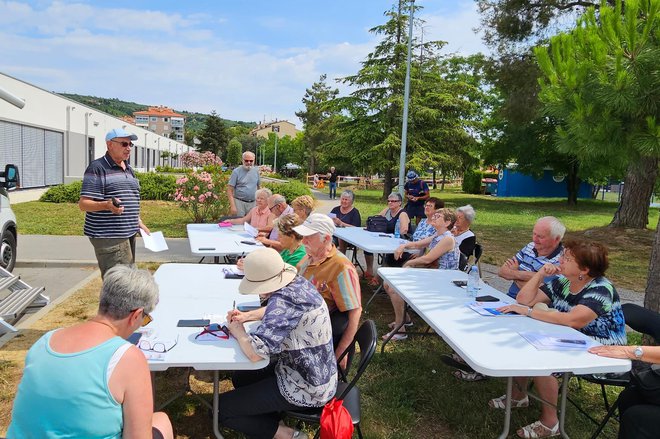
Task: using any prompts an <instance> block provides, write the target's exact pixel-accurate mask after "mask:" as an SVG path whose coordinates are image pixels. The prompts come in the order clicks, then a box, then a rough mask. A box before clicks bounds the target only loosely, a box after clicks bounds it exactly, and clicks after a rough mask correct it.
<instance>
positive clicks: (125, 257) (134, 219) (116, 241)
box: [78, 128, 149, 277]
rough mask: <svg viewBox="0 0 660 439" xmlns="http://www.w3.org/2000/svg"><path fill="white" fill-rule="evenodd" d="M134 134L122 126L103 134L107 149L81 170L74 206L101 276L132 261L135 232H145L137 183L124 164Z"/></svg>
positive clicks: (129, 167)
mask: <svg viewBox="0 0 660 439" xmlns="http://www.w3.org/2000/svg"><path fill="white" fill-rule="evenodd" d="M133 140H137V136H136V135H135V134H131V133H129V132H128V131H126V130H124V129H122V128H116V129H114V130H111V131H110V132H109V133H108V134H107V135H106V136H105V143H106V146H107V148H108V151H107V152H106V153H105V155H104V156H103V157H101V158H99V159H96V160H94V161H93V162H91V163H90V164H89V166H88V167H87V169H85V175H84V176H83V184H82V190H81V191H80V200H79V201H78V207H80V210H82V211H83V212H85V227H84V232H85V236H87V237H89V240H90V242H91V243H92V245H93V246H94V253H95V254H96V260H97V261H98V264H99V268H100V269H101V277H103V276H105V273H106V271H108V270H109V269H110V268H112V267H114V266H115V265H117V264H134V263H135V235H136V234H137V232H138V231H141V233H142V234H146V235H148V234H149V228H148V227H147V226H145V225H144V223H143V222H142V220H141V219H140V182H139V181H138V179H137V178H136V176H135V173H134V172H133V168H131V166H130V165H129V164H128V159H129V158H130V156H131V148H133V146H134V145H133V142H132V141H133Z"/></svg>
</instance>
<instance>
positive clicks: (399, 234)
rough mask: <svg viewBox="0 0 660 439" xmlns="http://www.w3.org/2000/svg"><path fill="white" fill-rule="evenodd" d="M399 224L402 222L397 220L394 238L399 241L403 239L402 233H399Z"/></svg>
mask: <svg viewBox="0 0 660 439" xmlns="http://www.w3.org/2000/svg"><path fill="white" fill-rule="evenodd" d="M399 223H400V221H399V220H398V219H397V220H396V224H395V225H394V237H395V238H397V239H398V238H400V237H401V233H400V232H399Z"/></svg>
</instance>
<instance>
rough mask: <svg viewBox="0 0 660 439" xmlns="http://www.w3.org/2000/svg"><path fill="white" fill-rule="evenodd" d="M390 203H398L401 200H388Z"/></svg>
mask: <svg viewBox="0 0 660 439" xmlns="http://www.w3.org/2000/svg"><path fill="white" fill-rule="evenodd" d="M387 202H388V203H398V202H399V200H387Z"/></svg>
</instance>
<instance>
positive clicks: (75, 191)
mask: <svg viewBox="0 0 660 439" xmlns="http://www.w3.org/2000/svg"><path fill="white" fill-rule="evenodd" d="M135 175H136V176H137V178H138V180H139V181H140V198H141V199H143V200H169V199H171V198H172V194H173V193H174V191H175V190H176V177H175V176H174V175H162V174H154V173H152V172H149V173H141V172H136V173H135ZM81 189H82V181H74V182H73V183H69V184H59V185H57V186H53V187H51V188H50V189H48V190H47V191H46V192H45V193H44V194H43V195H42V196H41V198H39V201H45V202H49V203H77V202H78V200H79V199H80V190H81Z"/></svg>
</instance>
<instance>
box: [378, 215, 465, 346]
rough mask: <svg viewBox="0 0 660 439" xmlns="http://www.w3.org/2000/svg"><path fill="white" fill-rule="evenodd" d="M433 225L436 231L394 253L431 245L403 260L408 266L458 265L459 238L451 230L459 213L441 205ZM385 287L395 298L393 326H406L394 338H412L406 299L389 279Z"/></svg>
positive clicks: (446, 267) (434, 266) (444, 268)
mask: <svg viewBox="0 0 660 439" xmlns="http://www.w3.org/2000/svg"><path fill="white" fill-rule="evenodd" d="M430 220H431V221H430V222H431V225H432V226H433V227H434V228H435V230H436V234H435V235H433V236H431V237H428V238H426V239H422V240H420V241H416V242H406V243H405V244H401V245H400V246H399V248H398V249H397V250H396V252H394V257H395V258H396V259H399V258H400V257H401V255H402V254H403V253H404V252H405V251H406V250H408V249H421V248H428V251H427V253H426V254H425V255H423V256H418V257H411V259H408V261H407V262H406V263H405V264H403V266H404V267H418V268H440V269H442V270H456V269H458V259H459V253H460V252H459V250H458V245H456V241H455V240H454V237H453V236H452V234H451V228H452V227H454V223H455V222H456V214H455V213H454V211H453V210H451V209H438V210H436V211H435V213H434V214H433V216H431V218H430ZM383 286H384V289H385V291H386V292H387V294H388V295H389V296H390V300H391V301H392V308H393V309H394V322H392V323H390V327H391V328H392V330H394V329H395V328H397V327H398V326H399V325H402V324H403V326H402V327H401V328H400V329H399V331H398V332H397V333H396V334H393V335H392V338H391V339H392V340H405V339H406V338H408V336H407V335H406V329H405V326H406V325H412V322H411V321H410V317H409V316H408V318H407V320H406V321H405V324H404V320H403V318H404V315H403V314H404V312H403V310H404V308H405V302H404V301H403V299H402V298H401V297H400V296H399V295H398V294H397V293H396V291H394V289H393V288H392V287H391V286H390V285H389V284H388V283H385V284H384V285H383ZM390 335H391V332H388V333H387V334H385V335H384V336H383V339H386V338H388V337H389V336H390Z"/></svg>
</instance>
